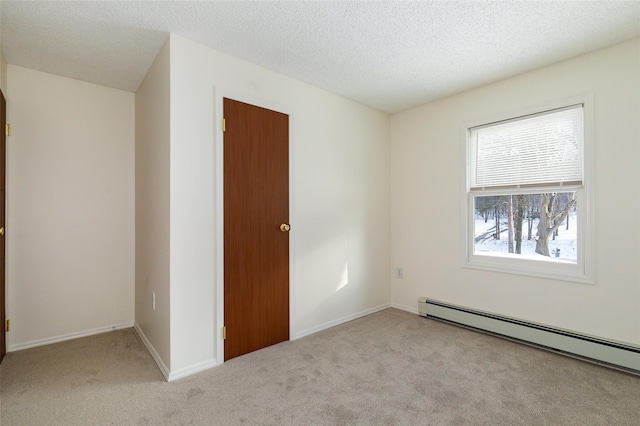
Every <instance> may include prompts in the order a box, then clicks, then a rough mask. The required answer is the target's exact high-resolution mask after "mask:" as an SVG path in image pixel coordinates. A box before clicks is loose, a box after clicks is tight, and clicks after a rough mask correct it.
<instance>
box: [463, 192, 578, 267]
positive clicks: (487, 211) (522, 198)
mask: <svg viewBox="0 0 640 426" xmlns="http://www.w3.org/2000/svg"><path fill="white" fill-rule="evenodd" d="M473 219H474V220H473V228H474V230H473V231H474V232H473V236H474V238H473V247H474V254H480V255H482V254H486V255H504V256H517V257H520V258H527V259H536V260H544V261H553V262H571V263H576V261H577V258H578V244H577V243H578V238H577V224H578V209H577V204H576V193H575V192H557V193H538V194H514V195H494V196H482V197H479V196H476V197H474V218H473Z"/></svg>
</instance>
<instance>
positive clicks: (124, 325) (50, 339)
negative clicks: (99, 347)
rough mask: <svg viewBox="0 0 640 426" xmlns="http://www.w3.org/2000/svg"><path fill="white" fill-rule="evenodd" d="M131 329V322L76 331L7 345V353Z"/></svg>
mask: <svg viewBox="0 0 640 426" xmlns="http://www.w3.org/2000/svg"><path fill="white" fill-rule="evenodd" d="M131 327H133V322H123V323H121V324H115V325H108V326H105V327H98V328H94V329H91V330H84V331H78V332H76V333H69V334H62V335H60V336H54V337H47V338H46V339H38V340H32V341H30V342H24V343H17V344H13V345H9V347H7V352H15V351H21V350H23V349H29V348H35V347H37V346H45V345H51V344H53V343H59V342H64V341H66V340H73V339H79V338H81V337H87V336H93V335H94V334H101V333H108V332H109V331H116V330H121V329H123V328H131Z"/></svg>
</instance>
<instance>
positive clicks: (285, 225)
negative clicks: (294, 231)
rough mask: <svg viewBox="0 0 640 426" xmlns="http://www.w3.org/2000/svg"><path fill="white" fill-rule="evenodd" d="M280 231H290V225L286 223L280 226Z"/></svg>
mask: <svg viewBox="0 0 640 426" xmlns="http://www.w3.org/2000/svg"><path fill="white" fill-rule="evenodd" d="M280 230H281V231H282V232H289V231H290V230H291V225H289V224H288V223H283V224H282V225H280Z"/></svg>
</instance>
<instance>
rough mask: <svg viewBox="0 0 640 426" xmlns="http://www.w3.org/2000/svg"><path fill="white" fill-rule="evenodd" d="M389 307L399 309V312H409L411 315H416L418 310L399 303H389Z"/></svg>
mask: <svg viewBox="0 0 640 426" xmlns="http://www.w3.org/2000/svg"><path fill="white" fill-rule="evenodd" d="M391 307H392V308H396V309H400V310H401V311H407V312H410V313H412V314H416V315H418V308H417V307H414V308H412V307H410V306H405V305H401V304H399V303H391Z"/></svg>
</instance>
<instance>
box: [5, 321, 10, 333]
mask: <svg viewBox="0 0 640 426" xmlns="http://www.w3.org/2000/svg"><path fill="white" fill-rule="evenodd" d="M10 329H11V322H9V320H6V321H5V324H4V331H9V330H10Z"/></svg>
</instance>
